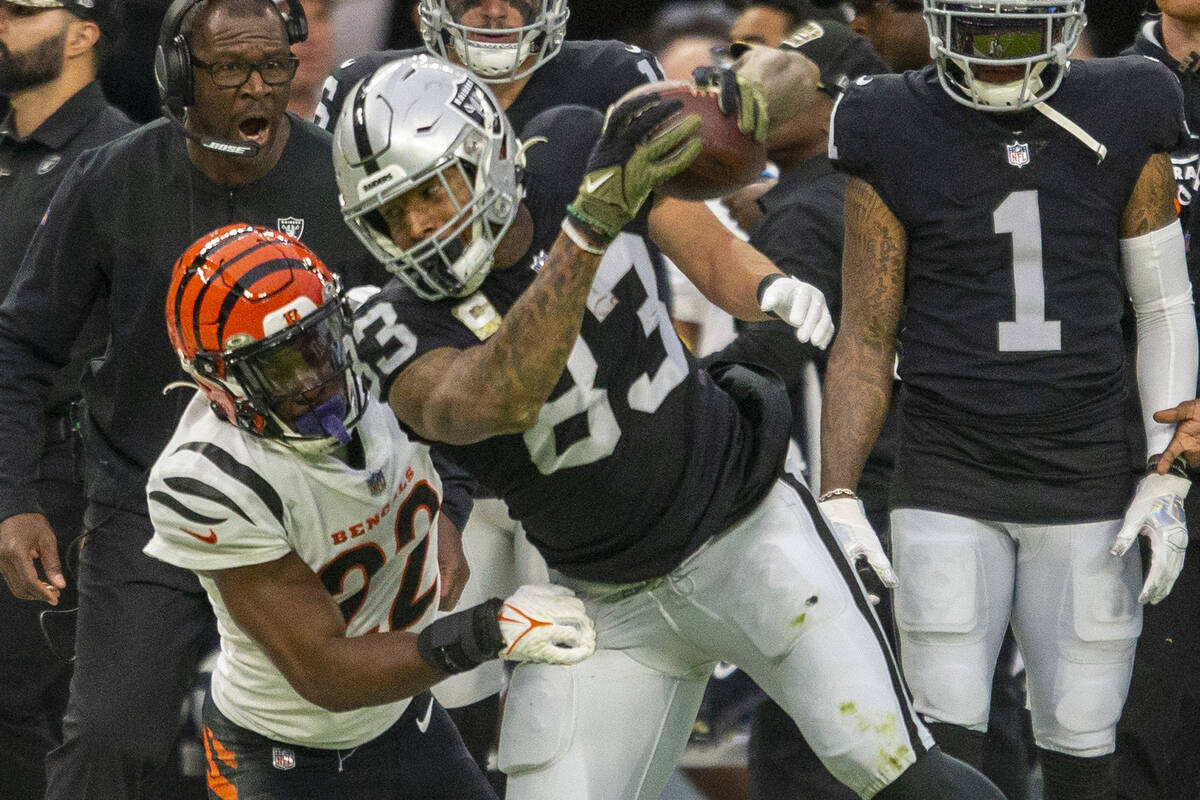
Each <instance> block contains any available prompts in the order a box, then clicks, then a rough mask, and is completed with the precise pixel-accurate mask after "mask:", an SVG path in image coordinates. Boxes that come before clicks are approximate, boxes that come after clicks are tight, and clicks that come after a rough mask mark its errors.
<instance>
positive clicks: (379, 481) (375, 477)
mask: <svg viewBox="0 0 1200 800" xmlns="http://www.w3.org/2000/svg"><path fill="white" fill-rule="evenodd" d="M367 488H368V489H370V490H371V494H379V493H380V492H382V491H383V490H384V489H385V488H387V483H386V479H385V478H384V477H383V470H381V469H380V470H376V471H374V472H372V473H371V474H370V475H368V476H367Z"/></svg>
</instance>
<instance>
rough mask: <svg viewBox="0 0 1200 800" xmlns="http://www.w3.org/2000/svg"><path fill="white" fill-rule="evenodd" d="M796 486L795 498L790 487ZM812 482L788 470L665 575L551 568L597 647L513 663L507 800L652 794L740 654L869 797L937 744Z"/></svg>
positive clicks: (625, 798) (816, 745)
mask: <svg viewBox="0 0 1200 800" xmlns="http://www.w3.org/2000/svg"><path fill="white" fill-rule="evenodd" d="M800 491H803V492H804V497H803V498H802V497H801V495H800V493H799V492H800ZM817 513H818V512H817V511H816V503H815V501H814V500H813V499H812V496H811V495H810V494H808V492H807V490H803V489H799V490H798V489H797V488H794V486H793V485H791V484H789V483H786V482H785V481H783V480H780V481H778V482H776V485H775V487H774V489H773V490H772V491H771V493H770V494H769V495H768V497H767V498H766V500H764V501H763V502H762V503H761V504H760V505H759V507H758V508H757V509H756V510H755V511H754V512H753V513H752V514H750V515H749V516H748V517H747V518H746V519H744V520H743V521H742V522H741V523H739V524H738V525H736V526H734V527H732V528H730V529H728V530H727V531H725V532H724V533H723V534H721V535H720V536H719V537H717V538H715V539H713V540H711V541H710V542H709V543H708V544H707V545H706V546H705V547H703V548H702V549H701V550H699V551H698V552H696V553H694V554H693V555H692V556H690V557H689V558H688V559H687V560H685V561H684V562H683V563H682V564H681V565H680V566H679V567H677V568H676V569H675V570H673V571H672V572H671V573H669V574H668V575H666V576H664V577H662V578H658V579H655V580H652V581H648V582H645V583H640V584H622V585H617V584H599V583H590V582H586V581H579V580H573V579H569V578H565V577H563V576H561V575H554V576H553V577H554V579H555V580H557V581H558V582H560V583H563V584H564V585H567V586H570V587H571V588H573V589H575V590H576V592H578V593H579V595H580V596H581V597H582V598H583V600H584V602H585V603H586V605H587V608H588V612H589V613H590V614H591V615H592V617H593V618H594V619H595V621H596V635H597V643H596V653H595V655H593V656H592V657H591V658H589V659H587V660H585V661H583V662H582V663H580V664H577V665H575V666H572V667H561V666H551V665H544V664H528V663H525V664H520V665H518V666H517V668H516V671H515V672H514V674H513V678H512V684H511V686H510V688H509V693H508V699H507V701H506V703H505V710H504V719H503V722H502V724H501V733H500V753H499V765H500V768H501V769H502V770H503V771H504V772H505V773H506V774H507V775H508V797H509V798H510V800H564V798H571V800H617V799H618V798H619V800H655V798H657V797H658V796H659V794H660V793H661V791H662V789H663V786H664V785H665V784H666V782H667V780H668V778H669V776H670V774H671V771H672V770H673V768H674V767H675V764H676V762H677V761H678V760H679V757H680V756H681V754H682V753H683V749H684V747H685V745H686V743H687V738H688V734H689V732H690V731H691V728H692V723H693V722H694V721H695V719H696V712H697V709H698V708H699V706H700V700H701V698H702V696H703V694H704V687H705V683H706V682H707V680H708V676H709V673H710V672H711V671H712V667H713V664H714V662H716V661H728V662H731V663H734V664H737V665H738V666H739V667H741V668H742V669H743V670H745V672H746V673H747V674H748V675H749V676H750V677H751V678H753V679H754V681H755V682H756V683H758V685H759V686H760V687H762V689H763V690H764V691H766V693H767V694H769V695H770V696H771V697H772V698H774V699H775V700H776V702H778V703H779V704H780V705H781V706H782V707H783V708H784V709H785V710H786V711H787V712H788V713H789V714H790V715H791V716H792V718H793V719H794V720H795V721H796V722H797V724H798V725H799V726H800V729H801V731H803V733H804V736H805V738H806V739H807V740H808V743H809V744H810V745H811V746H812V748H813V750H814V751H815V752H816V753H817V755H818V756H820V757H821V760H822V761H823V762H824V763H825V765H826V766H827V767H828V768H829V769H830V770H831V771H832V772H833V774H834V775H835V776H837V778H838V779H839V780H841V781H842V782H844V783H846V784H847V785H849V786H850V787H851V788H852V789H854V790H855V791H856V792H858V793H859V794H860V795H861V796H862V797H864V798H870V797H873V796H874V795H875V793H876V792H878V791H879V790H880V789H882V788H883V787H884V786H886V785H887V784H888V783H890V782H891V781H892V780H894V779H895V778H896V777H897V776H898V775H900V773H901V772H903V771H904V770H905V769H906V768H907V767H908V766H909V765H910V764H912V763H913V762H914V761H915V760H916V758H917V756H918V755H919V754H921V753H923V752H924V751H925V750H926V749H927V748H928V747H930V746H932V744H933V740H932V738H931V737H930V735H929V733H928V731H927V730H926V729H925V728H924V727H923V726H922V725H921V723H920V722H919V720H918V719H917V717H916V715H915V714H914V712H913V709H912V707H911V705H910V704H909V702H908V700H907V699H906V689H905V688H904V685H903V683H902V681H901V679H900V676H899V672H898V670H897V665H896V662H895V659H894V658H893V656H892V654H891V652H890V651H889V650H888V649H887V645H886V640H885V639H884V638H883V633H882V630H881V629H880V625H879V620H878V618H877V617H876V616H875V614H874V612H873V611H872V609H871V606H870V604H869V602H868V601H867V599H866V596H865V593H864V592H863V589H862V586H861V584H860V583H859V581H858V577H857V575H856V574H855V572H854V570H853V568H852V567H851V566H850V564H849V562H848V561H847V560H846V559H845V557H844V556H843V555H842V552H841V549H840V547H839V546H838V545H837V543H836V541H834V539H833V537H832V534H830V533H829V531H828V528H827V527H826V526H825V525H824V523H823V522H822V523H821V525H820V526H819V527H818V526H817V525H816V524H814V522H813V517H812V516H810V515H812V514H817Z"/></svg>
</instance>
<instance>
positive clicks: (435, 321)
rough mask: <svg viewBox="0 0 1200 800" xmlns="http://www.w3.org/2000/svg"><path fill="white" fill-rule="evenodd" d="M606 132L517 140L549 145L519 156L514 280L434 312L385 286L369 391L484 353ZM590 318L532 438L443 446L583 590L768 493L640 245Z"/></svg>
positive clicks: (670, 559) (538, 131)
mask: <svg viewBox="0 0 1200 800" xmlns="http://www.w3.org/2000/svg"><path fill="white" fill-rule="evenodd" d="M600 122H601V117H600V115H599V114H598V113H596V112H595V111H593V110H591V109H581V108H578V107H571V106H567V107H562V108H557V109H553V110H551V111H549V112H546V113H545V114H543V115H541V116H539V117H538V118H535V119H534V120H533V121H532V122H531V124H530V126H529V127H528V129H527V133H528V134H530V135H536V136H545V137H546V138H547V139H548V141H546V142H544V143H539V144H537V145H534V146H533V147H532V148H531V149H530V150H529V153H528V165H527V169H526V173H525V179H524V180H525V185H526V188H527V200H526V203H527V205H528V206H529V208H530V212H531V214H532V216H533V219H534V223H535V228H536V233H535V236H534V244H533V246H532V247H531V248H530V251H529V252H528V253H527V254H526V256H525V257H524V258H522V259H521V260H519V261H518V262H517V263H516V264H515V265H514V266H513V267H511V268H508V269H504V270H496V271H493V272H492V273H491V275H489V276H488V278H487V280H485V281H484V283H483V286H482V287H481V289H480V290H479V291H478V292H476V293H475V294H472V295H471V296H469V297H467V298H465V299H450V300H444V301H440V302H432V303H431V302H426V301H422V300H420V299H419V298H417V297H416V296H415V295H413V294H412V292H411V291H409V290H408V289H407V288H406V287H404V286H403V285H401V284H400V283H398V282H396V281H393V282H391V283H390V284H388V286H387V287H385V288H384V289H383V290H382V291H381V292H380V293H379V294H377V295H376V296H375V297H374V298H372V300H370V301H368V302H367V303H366V304H365V305H364V306H363V307H362V308H361V309H360V310H359V311H358V314H357V317H356V321H355V338H356V341H357V342H358V352H359V356H360V358H361V359H362V360H363V361H364V362H365V363H366V364H367V365H368V368H369V371H370V372H371V373H372V375H371V378H372V380H373V381H374V383H375V387H374V388H375V390H376V391H378V392H380V394H381V395H383V396H386V395H387V393H388V391H389V389H390V386H391V383H392V381H393V380H394V379H395V377H396V376H397V375H398V374H400V373H401V372H403V370H404V369H405V367H406V365H407V364H409V363H411V362H412V361H413V360H414V359H416V358H419V357H420V356H421V355H423V354H424V353H426V352H428V351H430V350H433V349H436V348H441V347H454V348H458V349H467V348H470V347H475V346H479V345H480V344H481V343H482V342H484V341H486V339H487V337H488V336H490V335H491V334H492V333H493V332H494V331H495V329H496V327H498V326H499V324H500V320H501V318H502V317H503V315H504V314H505V313H506V312H507V311H508V310H509V308H511V306H512V305H513V303H514V302H515V301H516V300H517V298H518V297H519V296H520V294H521V292H523V291H524V290H525V288H526V287H527V286H528V285H529V283H530V282H531V281H532V280H533V278H534V277H535V273H536V271H537V269H538V268H539V266H540V263H541V260H542V258H543V256H544V253H545V252H546V251H547V250H548V249H549V248H550V246H551V244H552V242H553V241H554V239H555V238H556V237H557V235H558V230H559V223H560V221H561V219H562V215H563V209H564V208H565V206H566V204H567V203H568V202H569V201H570V200H571V198H572V197H573V196H574V193H575V191H576V188H577V186H578V183H579V181H580V180H581V178H582V174H581V173H582V169H583V164H584V163H585V161H586V154H587V152H588V151H589V150H590V148H591V145H592V143H593V142H594V141H595V138H596V136H597V135H598V132H599V127H600ZM587 306H588V310H587V312H586V313H585V314H584V319H583V327H582V331H581V334H580V336H579V338H578V340H577V341H576V343H575V346H574V349H573V350H572V352H571V354H570V357H569V359H568V362H567V368H566V370H565V371H564V372H563V375H562V377H561V379H560V380H559V382H558V385H557V386H556V387H555V389H554V391H553V392H552V393H551V395H550V397H549V399H548V401H547V402H546V404H545V405H544V406H543V408H542V410H541V413H540V415H539V418H538V421H537V423H536V425H535V426H534V427H533V428H532V429H531V430H529V431H527V432H526V433H524V434H523V435H505V436H496V437H492V438H490V439H486V440H484V441H482V442H479V443H476V444H472V445H467V446H449V445H444V444H442V445H438V448H439V449H440V450H441V451H442V452H443V453H444V454H445V455H447V456H448V457H449V458H451V459H452V460H453V461H454V462H456V463H458V464H459V465H461V466H462V467H463V468H465V469H466V470H468V471H469V472H470V473H471V474H472V476H473V477H474V478H475V479H476V480H478V481H479V482H480V483H481V484H483V486H485V487H486V488H487V489H489V490H491V491H492V492H494V493H495V494H496V495H497V496H499V497H500V498H502V499H503V500H504V501H505V502H506V503H507V504H508V508H509V511H510V513H511V514H512V515H513V517H514V518H516V519H518V520H520V521H521V522H522V523H523V524H524V526H525V530H526V532H527V533H528V535H529V538H530V539H531V541H533V543H534V544H535V545H536V546H537V547H538V549H539V550H540V551H541V553H542V555H543V556H545V558H546V560H547V562H548V563H549V564H550V566H552V567H554V568H556V569H559V570H561V571H563V572H564V573H567V574H571V575H575V576H578V577H581V578H584V579H590V580H603V581H633V580H641V579H646V578H650V577H654V576H657V575H661V574H663V573H665V572H667V571H669V570H670V569H671V568H672V567H674V566H675V565H676V564H678V563H679V561H680V560H681V559H682V558H683V557H684V556H685V555H686V554H687V553H689V552H691V551H692V550H694V549H695V547H697V546H698V545H699V544H700V543H701V542H703V541H704V540H706V539H707V538H708V537H709V536H711V535H712V534H713V533H715V532H717V531H719V530H721V529H722V528H724V527H726V526H727V525H729V524H731V522H732V521H733V519H732V518H731V517H732V515H733V514H734V511H735V510H736V509H738V508H743V509H744V507H745V503H744V500H745V498H746V496H747V495H748V494H756V493H757V494H759V495H761V494H762V493H763V492H765V491H766V489H767V488H769V485H770V481H769V480H759V484H760V485H757V486H755V485H750V484H752V483H753V481H749V480H747V477H746V476H747V475H748V474H749V473H751V472H755V471H756V469H757V465H756V464H755V463H754V462H755V461H756V458H757V456H756V455H755V445H754V442H753V439H754V438H755V432H754V430H753V426H751V425H750V424H749V423H748V422H747V421H746V420H745V419H744V418H743V417H742V415H741V414H739V412H738V408H737V406H736V405H735V403H734V401H733V399H732V398H731V397H730V396H729V395H728V394H726V393H725V392H724V391H722V390H720V389H719V388H717V386H716V385H715V384H714V382H713V379H712V378H711V377H710V376H709V374H708V373H706V372H704V371H700V370H698V369H697V368H696V365H695V362H694V361H693V359H692V358H691V357H690V356H689V354H688V353H687V351H686V349H685V348H684V347H683V345H682V344H681V343H680V342H679V339H678V338H677V337H676V336H675V333H674V331H673V329H672V326H671V321H670V318H669V317H668V314H667V310H666V308H665V306H664V305H663V303H662V302H661V300H660V299H659V297H658V294H657V290H656V284H655V278H654V272H653V269H652V267H651V262H650V258H649V256H648V253H647V250H646V245H645V243H644V240H643V238H642V237H640V236H636V235H633V234H630V233H623V234H621V236H619V237H618V238H617V240H616V241H615V242H614V243H613V245H612V246H611V247H610V248H609V250H608V253H607V254H606V256H605V259H604V262H603V264H602V266H601V268H600V271H599V274H598V275H597V277H596V279H595V281H594V284H593V287H592V292H591V296H590V297H589V299H588V303H587ZM769 478H770V479H773V478H774V475H773V474H772V475H770V476H769ZM762 484H765V485H762Z"/></svg>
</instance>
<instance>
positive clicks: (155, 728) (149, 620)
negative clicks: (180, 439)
mask: <svg viewBox="0 0 1200 800" xmlns="http://www.w3.org/2000/svg"><path fill="white" fill-rule="evenodd" d="M85 521H86V523H87V525H88V528H89V533H88V536H87V540H86V542H85V544H84V546H83V549H82V551H81V553H80V560H79V563H80V565H79V614H78V621H77V633H76V640H75V651H76V656H77V661H76V663H75V675H74V678H72V680H71V696H70V700H69V702H68V704H67V714H66V717H65V718H64V720H63V743H62V745H61V746H59V747H58V748H56V749H55V750H54V751H52V752H51V753H50V755H49V756H48V757H47V759H46V778H47V784H48V788H47V792H46V799H47V800H126V798H137V797H142V796H143V795H141V794H140V791H139V786H140V785H141V784H142V783H143V781H144V780H146V778H147V777H148V776H150V775H152V774H153V773H154V772H156V771H157V770H158V769H159V768H160V767H162V766H163V765H164V764H165V763H166V762H167V759H168V758H169V757H171V756H173V753H174V748H175V744H176V740H177V739H178V734H179V717H180V708H181V706H182V703H183V698H184V695H185V694H186V692H187V691H188V689H189V688H190V687H191V686H192V683H193V681H194V679H195V672H196V662H197V661H198V659H199V657H200V649H201V643H202V642H203V641H204V640H205V639H206V637H207V636H208V634H209V632H210V630H211V627H212V626H213V624H214V623H213V614H212V609H211V608H210V607H209V605H208V598H207V597H206V596H205V594H204V590H203V589H201V587H200V583H199V581H198V580H197V579H196V576H195V575H194V574H193V573H192V572H190V571H188V570H184V569H180V568H178V567H173V566H171V565H169V564H166V563H163V562H161V561H158V560H156V559H153V558H150V557H149V556H147V555H145V554H144V553H143V552H142V547H143V546H144V545H145V544H146V542H147V541H149V539H150V536H151V533H152V528H151V525H150V519H149V517H147V516H143V515H141V514H132V513H129V512H126V511H118V510H115V509H112V508H107V507H100V506H97V505H95V504H92V505H90V506H89V507H88V509H87V514H86V516H85ZM145 800H157V798H154V797H153V796H152V795H147V796H145Z"/></svg>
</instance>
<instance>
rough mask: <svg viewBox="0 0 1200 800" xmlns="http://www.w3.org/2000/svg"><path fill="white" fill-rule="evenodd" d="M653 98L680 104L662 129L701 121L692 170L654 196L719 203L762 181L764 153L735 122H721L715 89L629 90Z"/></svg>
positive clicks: (658, 85) (652, 86)
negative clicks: (692, 118)
mask: <svg viewBox="0 0 1200 800" xmlns="http://www.w3.org/2000/svg"><path fill="white" fill-rule="evenodd" d="M650 92H658V93H659V94H660V95H661V96H662V97H663V99H664V100H672V99H678V100H682V101H683V108H682V109H681V110H680V111H678V112H676V113H675V114H673V115H672V116H670V117H668V118H667V120H666V121H665V122H664V123H663V124H664V125H667V124H670V123H671V122H672V121H674V120H676V119H677V118H678V117H679V116H685V115H687V114H699V115H700V141H701V142H702V143H703V145H704V149H703V150H701V151H700V155H699V156H697V158H696V160H695V161H693V162H692V164H691V166H689V167H688V168H687V169H685V170H684V171H683V172H681V173H680V174H678V175H676V176H675V177H674V178H671V179H670V180H669V181H667V182H666V183H664V184H662V185H661V186H659V187H658V188H657V189H656V190H655V191H657V192H658V193H659V194H664V195H667V196H669V197H678V198H680V199H681V200H709V199H712V198H715V197H723V196H725V195H727V194H729V193H730V192H733V191H736V190H737V189H740V188H741V187H743V186H745V185H746V184H749V183H753V182H754V181H756V180H759V178H761V177H762V171H763V167H764V166H765V165H766V161H767V149H766V146H765V145H764V144H763V143H762V142H756V141H754V137H753V136H752V135H751V134H748V133H742V131H741V130H740V129H739V128H738V121H737V116H736V115H733V116H728V117H727V116H725V115H724V114H722V113H721V109H720V108H719V107H718V105H717V98H718V94H719V93H718V92H717V90H716V89H698V88H696V87H695V86H693V85H692V84H691V83H690V82H688V81H655V82H654V83H646V84H642V85H641V86H638V87H637V88H635V89H632V90H630V91H629V92H628V93H627V94H626V95H625V96H624V97H622V98H621V100H618V101H617V102H618V103H619V102H621V101H622V100H625V99H627V98H630V97H636V96H638V95H643V94H648V93H650Z"/></svg>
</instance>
